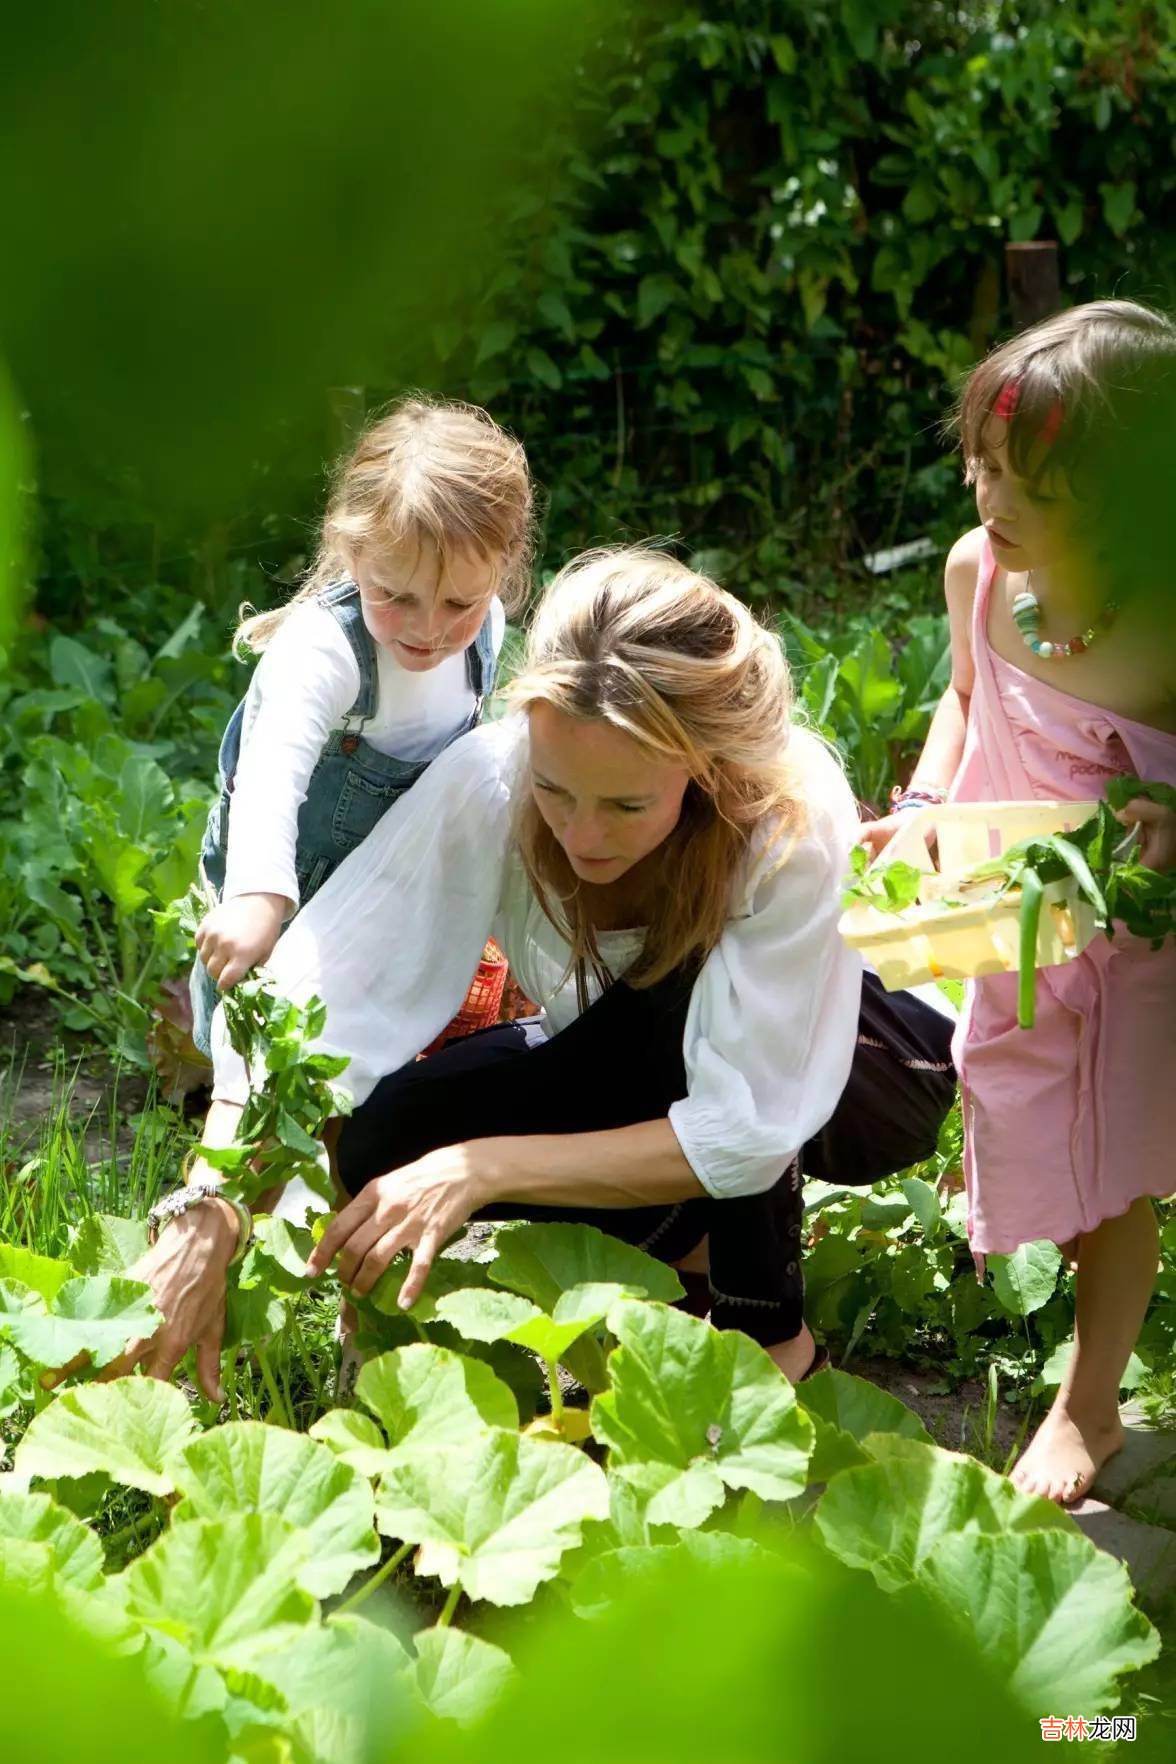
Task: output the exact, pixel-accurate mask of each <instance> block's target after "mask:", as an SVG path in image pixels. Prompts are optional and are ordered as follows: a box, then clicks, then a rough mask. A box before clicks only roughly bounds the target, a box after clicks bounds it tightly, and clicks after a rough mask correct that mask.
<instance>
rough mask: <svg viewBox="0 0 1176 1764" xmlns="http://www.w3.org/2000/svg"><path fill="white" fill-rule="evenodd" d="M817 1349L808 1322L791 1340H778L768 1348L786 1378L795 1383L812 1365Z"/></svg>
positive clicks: (802, 1325) (803, 1324) (798, 1381)
mask: <svg viewBox="0 0 1176 1764" xmlns="http://www.w3.org/2000/svg"><path fill="white" fill-rule="evenodd" d="M816 1351H817V1344H816V1342H815V1341H814V1340H813V1338H812V1334H811V1332H810V1330H809V1326H808V1324H807V1323H802V1324H801V1326H800V1334H799V1335H794V1336H793V1337H792V1340H791V1341H778V1342H776V1344H775V1346H774V1347H770V1348H768V1349H767V1352H768V1353H769V1354H771V1356H772V1358H773V1360H775V1362H776V1364H777V1366H779V1368H780V1370H781V1372H783V1374H784V1376H785V1378H790V1379H791V1380H792V1382H793V1384H799V1383H800V1381H801V1379H802V1378H803V1377H804V1375H805V1373H806V1372H807V1371H808V1369H809V1367H810V1366H811V1365H812V1363H813V1357H814V1355H815V1354H816Z"/></svg>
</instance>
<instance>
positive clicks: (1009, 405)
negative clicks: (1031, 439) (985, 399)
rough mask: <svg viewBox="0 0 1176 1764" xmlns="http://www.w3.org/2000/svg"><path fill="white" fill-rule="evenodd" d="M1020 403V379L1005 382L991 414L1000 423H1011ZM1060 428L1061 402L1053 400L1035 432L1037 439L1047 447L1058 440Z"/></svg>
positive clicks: (1057, 399) (1058, 399)
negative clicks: (999, 420)
mask: <svg viewBox="0 0 1176 1764" xmlns="http://www.w3.org/2000/svg"><path fill="white" fill-rule="evenodd" d="M1020 402H1021V381H1020V378H1019V377H1018V378H1015V379H1011V380H1006V381H1005V383H1004V385H1003V386H1002V387H1001V389H1000V391H999V392H998V393H997V395H996V397H995V399H994V400H993V404H992V414H993V416H995V417H1000V419H1001V420H1002V422H1006V423H1008V422H1011V421H1012V419H1013V417H1014V415H1015V414H1016V410H1017V406H1018V405H1019V404H1020ZM1061 426H1062V401H1061V399H1060V398H1055V399H1054V401H1053V403H1052V404H1051V405H1050V407H1049V409H1048V410H1047V411H1046V413H1045V421H1044V422H1043V423H1042V425H1041V427H1040V429H1039V430H1038V431H1037V439H1038V440H1039V441H1041V442H1042V443H1043V444H1044V445H1045V446H1046V447H1049V446H1050V445H1051V444H1052V443H1053V442H1054V441H1056V440H1057V438H1058V433H1059V431H1060V429H1061Z"/></svg>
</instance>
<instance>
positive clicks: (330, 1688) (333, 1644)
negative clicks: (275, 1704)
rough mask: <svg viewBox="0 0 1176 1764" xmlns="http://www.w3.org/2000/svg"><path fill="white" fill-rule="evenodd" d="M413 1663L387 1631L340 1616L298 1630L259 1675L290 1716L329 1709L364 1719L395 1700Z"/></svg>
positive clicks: (261, 1667) (270, 1655)
mask: <svg viewBox="0 0 1176 1764" xmlns="http://www.w3.org/2000/svg"><path fill="white" fill-rule="evenodd" d="M411 1664H412V1663H411V1661H410V1659H409V1656H408V1653H407V1652H406V1650H405V1649H404V1647H403V1646H402V1645H401V1643H400V1642H399V1641H398V1640H397V1639H396V1637H395V1636H394V1635H393V1634H392V1633H391V1632H390V1631H389V1630H387V1629H384V1628H382V1627H381V1626H380V1625H379V1624H376V1623H369V1622H368V1621H367V1619H366V1618H364V1617H350V1616H340V1617H332V1618H330V1619H328V1621H327V1622H326V1623H321V1624H320V1623H309V1624H307V1625H306V1627H305V1628H303V1629H298V1630H295V1631H294V1632H293V1633H292V1634H291V1635H290V1636H289V1638H288V1639H287V1640H286V1642H285V1643H284V1644H283V1646H282V1647H281V1648H279V1649H276V1650H274V1651H272V1652H270V1653H267V1654H266V1656H265V1659H264V1660H262V1661H261V1662H260V1664H259V1667H258V1670H259V1671H260V1673H261V1676H262V1677H263V1678H264V1679H265V1680H266V1682H267V1683H268V1684H272V1685H273V1686H274V1687H275V1688H276V1689H277V1690H279V1691H280V1692H281V1694H282V1697H283V1699H284V1701H285V1703H286V1707H287V1709H288V1711H289V1713H290V1714H291V1715H302V1714H305V1713H307V1712H308V1711H309V1710H311V1709H330V1710H333V1711H335V1712H336V1713H338V1714H341V1715H348V1716H354V1717H359V1718H361V1719H365V1718H367V1717H369V1716H370V1715H371V1714H372V1713H373V1712H374V1709H375V1707H376V1706H377V1705H381V1704H386V1703H387V1702H388V1701H390V1700H391V1698H392V1697H393V1696H394V1695H395V1694H396V1688H397V1679H398V1678H400V1677H401V1675H404V1676H405V1677H406V1678H407V1675H408V1673H409V1671H410V1669H411Z"/></svg>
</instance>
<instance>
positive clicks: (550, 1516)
mask: <svg viewBox="0 0 1176 1764" xmlns="http://www.w3.org/2000/svg"><path fill="white" fill-rule="evenodd" d="M607 1512H608V1484H607V1482H606V1481H605V1477H604V1472H603V1471H602V1470H601V1469H600V1468H599V1467H598V1466H597V1465H596V1464H594V1463H593V1462H592V1461H591V1459H589V1458H587V1457H585V1456H584V1454H583V1453H582V1452H580V1451H577V1450H576V1449H575V1448H574V1447H573V1446H565V1445H559V1444H550V1443H547V1442H546V1441H540V1440H536V1439H526V1438H524V1437H522V1436H521V1435H520V1434H517V1433H507V1432H506V1431H504V1430H500V1429H495V1430H494V1431H493V1432H491V1433H489V1434H488V1435H487V1436H486V1438H485V1439H481V1440H471V1441H470V1442H469V1443H468V1444H465V1445H461V1446H450V1447H443V1448H440V1449H437V1450H426V1449H424V1448H423V1447H422V1448H419V1449H417V1450H415V1451H408V1452H405V1453H404V1454H403V1456H402V1457H401V1459H400V1461H399V1462H398V1463H397V1464H395V1465H394V1466H393V1467H392V1469H390V1470H389V1471H387V1472H386V1474H385V1475H384V1476H383V1477H382V1478H381V1481H380V1484H379V1487H378V1488H377V1490H376V1523H377V1525H378V1526H379V1528H380V1530H381V1531H382V1532H384V1533H385V1534H386V1535H387V1536H388V1537H393V1538H399V1539H401V1540H402V1541H403V1542H404V1543H416V1544H420V1546H421V1548H420V1551H419V1554H418V1557H417V1570H418V1572H419V1573H421V1574H435V1575H437V1576H438V1578H439V1579H440V1580H441V1581H442V1583H443V1584H444V1585H445V1586H453V1585H454V1584H457V1585H459V1586H461V1587H462V1589H463V1590H464V1591H465V1592H467V1593H468V1594H469V1596H470V1598H472V1599H489V1600H490V1601H491V1602H492V1603H493V1604H496V1605H522V1604H525V1603H526V1601H527V1600H528V1599H529V1598H531V1597H532V1595H533V1594H534V1591H535V1588H536V1587H537V1586H538V1585H539V1584H540V1583H541V1582H542V1581H544V1580H550V1579H551V1578H552V1576H553V1575H555V1574H556V1573H557V1572H558V1570H559V1561H560V1557H561V1556H562V1554H563V1552H564V1551H565V1550H566V1549H568V1548H570V1546H571V1545H572V1544H574V1543H577V1542H578V1541H579V1537H580V1527H581V1525H582V1524H583V1522H584V1520H585V1519H603V1518H604V1517H605V1515H606V1514H607Z"/></svg>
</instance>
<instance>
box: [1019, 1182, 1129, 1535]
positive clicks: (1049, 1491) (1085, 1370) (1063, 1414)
mask: <svg viewBox="0 0 1176 1764" xmlns="http://www.w3.org/2000/svg"><path fill="white" fill-rule="evenodd" d="M1159 1259H1160V1240H1159V1232H1158V1230H1157V1227H1156V1216H1155V1212H1154V1210H1153V1208H1152V1203H1151V1201H1150V1200H1149V1199H1148V1198H1147V1196H1146V1195H1145V1196H1143V1197H1142V1198H1141V1199H1139V1200H1136V1201H1133V1202H1132V1204H1131V1206H1130V1207H1129V1208H1128V1210H1127V1212H1125V1213H1122V1214H1120V1215H1119V1216H1118V1217H1117V1218H1114V1219H1104V1220H1103V1222H1102V1224H1101V1225H1100V1226H1098V1228H1097V1229H1096V1230H1094V1231H1090V1232H1087V1233H1086V1234H1085V1235H1084V1236H1082V1237H1080V1238H1079V1239H1078V1280H1077V1295H1076V1317H1075V1325H1074V1353H1073V1355H1072V1357H1071V1360H1070V1364H1069V1366H1068V1368H1067V1370H1066V1376H1065V1378H1064V1379H1063V1381H1062V1384H1061V1386H1060V1387H1059V1389H1058V1394H1057V1396H1056V1397H1055V1398H1054V1402H1053V1407H1052V1408H1051V1409H1050V1411H1049V1414H1048V1415H1047V1416H1046V1418H1045V1420H1044V1421H1043V1422H1042V1423H1041V1426H1040V1427H1039V1428H1038V1430H1037V1432H1036V1434H1035V1435H1034V1437H1033V1439H1032V1440H1031V1442H1030V1444H1029V1447H1028V1449H1027V1450H1026V1452H1025V1454H1024V1456H1023V1457H1022V1459H1021V1461H1020V1463H1019V1464H1018V1465H1017V1467H1016V1468H1015V1470H1014V1471H1013V1478H1012V1479H1013V1481H1014V1482H1015V1483H1016V1484H1017V1487H1018V1488H1021V1489H1023V1490H1024V1491H1025V1493H1026V1494H1037V1495H1044V1496H1045V1497H1046V1498H1047V1499H1048V1500H1052V1501H1064V1502H1069V1501H1077V1500H1081V1499H1082V1497H1083V1495H1085V1494H1086V1492H1087V1490H1088V1489H1089V1488H1090V1485H1091V1483H1092V1482H1093V1481H1094V1480H1095V1478H1096V1476H1097V1475H1098V1473H1099V1471H1100V1470H1101V1469H1102V1466H1103V1465H1104V1464H1105V1463H1106V1461H1107V1459H1108V1458H1109V1457H1111V1456H1112V1454H1113V1453H1115V1452H1117V1451H1118V1450H1119V1447H1120V1446H1121V1445H1122V1443H1123V1427H1122V1423H1121V1422H1120V1420H1119V1380H1120V1378H1121V1377H1122V1376H1123V1370H1124V1368H1125V1367H1126V1365H1127V1361H1128V1360H1129V1358H1130V1357H1131V1350H1132V1348H1133V1347H1134V1346H1135V1343H1136V1341H1137V1339H1138V1337H1139V1331H1140V1328H1141V1326H1142V1324H1143V1316H1144V1312H1145V1311H1146V1310H1147V1304H1148V1300H1149V1299H1150V1297H1151V1293H1152V1288H1153V1286H1154V1285H1155V1281H1156V1273H1157V1269H1158V1266H1159Z"/></svg>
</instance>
